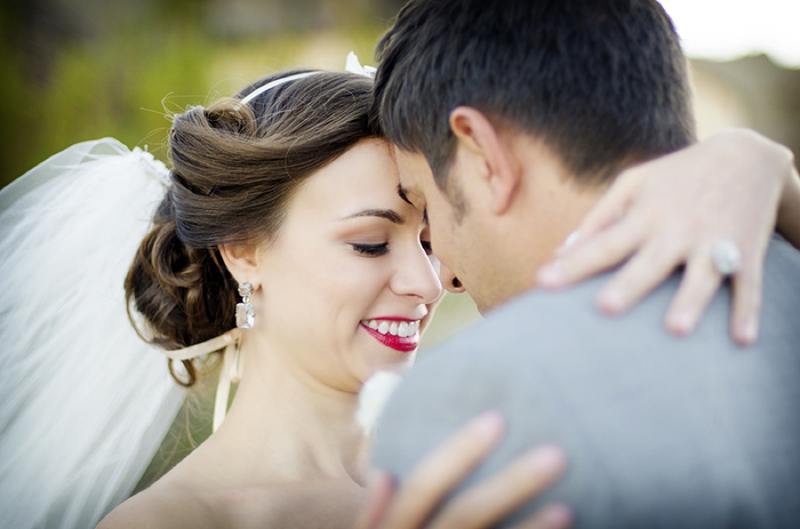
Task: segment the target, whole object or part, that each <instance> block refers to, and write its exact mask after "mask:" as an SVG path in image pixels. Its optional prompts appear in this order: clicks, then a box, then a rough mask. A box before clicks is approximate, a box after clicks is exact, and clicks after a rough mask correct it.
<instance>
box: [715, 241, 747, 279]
mask: <svg viewBox="0 0 800 529" xmlns="http://www.w3.org/2000/svg"><path fill="white" fill-rule="evenodd" d="M711 261H712V262H713V263H714V268H716V269H717V272H719V273H720V274H721V275H723V276H725V277H728V276H732V275H733V274H735V273H736V272H738V271H739V267H740V266H741V264H742V254H741V253H740V252H739V247H738V246H736V243H735V242H733V241H732V240H730V239H720V240H718V241H714V243H712V244H711Z"/></svg>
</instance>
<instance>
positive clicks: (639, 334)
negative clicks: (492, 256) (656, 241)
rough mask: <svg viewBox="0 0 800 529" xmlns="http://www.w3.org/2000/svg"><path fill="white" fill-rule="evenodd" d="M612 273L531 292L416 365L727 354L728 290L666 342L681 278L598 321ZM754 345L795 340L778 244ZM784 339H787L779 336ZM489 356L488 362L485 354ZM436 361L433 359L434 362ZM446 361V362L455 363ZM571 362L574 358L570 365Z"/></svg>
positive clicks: (795, 294)
mask: <svg viewBox="0 0 800 529" xmlns="http://www.w3.org/2000/svg"><path fill="white" fill-rule="evenodd" d="M612 275H613V272H609V273H605V274H601V275H599V276H597V277H594V278H592V279H589V280H587V281H584V282H582V283H580V284H578V285H576V286H574V287H572V288H569V289H566V290H563V291H543V290H531V291H528V292H526V293H524V294H522V295H520V296H518V297H517V298H515V299H513V300H511V301H509V302H508V303H506V304H505V305H503V306H501V307H499V308H498V309H496V310H494V311H493V312H491V313H490V314H489V315H488V316H487V318H486V319H485V320H484V321H482V322H480V323H478V324H475V325H473V326H471V327H470V328H468V329H467V330H465V331H464V332H462V333H459V334H457V335H456V336H454V337H453V338H451V339H450V340H449V341H447V342H445V343H444V344H443V345H442V346H440V347H439V348H437V349H434V351H432V352H431V353H430V354H429V355H427V356H428V358H427V359H425V361H424V362H423V363H427V362H428V361H433V362H438V361H441V362H443V363H445V364H446V365H447V366H448V368H452V366H453V363H452V362H451V357H455V358H457V361H456V363H457V364H461V363H469V362H477V363H478V364H483V363H485V362H488V361H491V362H493V363H496V362H497V361H498V360H499V358H500V357H503V358H505V357H508V358H509V359H510V360H514V359H520V360H521V359H523V358H527V359H530V358H531V357H539V356H541V355H544V354H547V351H550V350H553V349H556V350H566V351H567V352H568V353H569V354H570V355H574V356H576V357H582V356H585V355H595V354H596V353H598V352H599V351H600V349H601V348H606V347H613V348H614V349H616V350H620V349H625V348H629V349H637V350H638V349H642V348H644V349H653V348H656V349H664V350H670V349H675V348H678V349H694V348H704V349H705V348H708V347H709V346H710V345H713V346H714V347H718V348H723V349H735V348H736V346H735V345H734V344H733V342H732V341H731V340H730V338H729V333H728V324H729V315H730V306H731V288H730V285H725V286H723V288H721V289H720V291H719V292H718V293H717V295H716V296H715V297H714V299H713V300H712V302H711V304H710V305H709V307H708V310H707V312H706V314H705V315H704V317H703V319H702V321H701V323H700V325H699V327H698V329H697V330H696V332H695V333H693V334H692V335H691V336H689V337H685V338H676V337H674V336H671V335H670V334H669V333H668V332H667V331H666V330H665V329H664V325H663V319H664V316H665V314H666V312H667V309H668V307H669V304H670V303H671V301H672V299H673V297H674V295H675V293H676V291H677V288H678V286H679V285H680V281H681V279H682V274H681V273H680V272H676V273H674V274H673V275H672V276H671V277H670V278H669V279H667V281H665V282H664V283H663V284H662V285H660V286H659V287H658V288H656V289H655V291H654V292H652V293H651V294H649V295H648V296H647V297H646V298H645V299H644V300H643V301H642V302H641V303H639V304H638V305H637V306H635V307H634V308H633V309H632V310H630V311H629V312H628V313H627V314H624V315H621V316H606V315H604V314H602V313H601V312H600V311H599V310H598V309H597V308H596V305H595V298H596V296H597V293H598V292H599V291H600V289H601V288H602V287H603V285H605V284H606V283H607V282H608V281H609V279H610V278H611V276H612ZM761 310H762V317H761V322H762V324H761V339H760V343H761V344H762V345H763V346H765V347H768V348H769V347H774V346H775V345H776V344H775V342H776V341H778V342H781V341H783V340H784V339H787V338H789V335H791V336H795V338H796V332H793V331H795V330H796V329H797V328H798V327H800V325H797V319H796V318H797V314H798V312H800V252H798V251H797V250H795V249H794V248H792V247H791V246H790V245H789V244H788V243H786V242H785V241H784V240H783V239H781V238H779V237H775V238H773V240H772V241H771V242H770V244H769V247H768V252H767V258H766V263H765V270H764V285H763V303H762V308H761ZM787 333H788V334H787ZM487 351H489V352H491V360H490V359H489V358H488V357H487V356H486V352H487ZM439 356H442V358H441V360H437V359H438V357H439ZM455 358H452V359H455ZM576 359H577V358H576Z"/></svg>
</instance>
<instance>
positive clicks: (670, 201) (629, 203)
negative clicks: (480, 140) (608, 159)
mask: <svg viewBox="0 0 800 529" xmlns="http://www.w3.org/2000/svg"><path fill="white" fill-rule="evenodd" d="M779 206H780V212H778V208H779ZM776 219H777V228H778V230H779V231H780V233H781V234H782V235H784V236H785V237H786V238H787V239H788V240H789V241H790V242H791V243H792V244H793V245H794V246H795V247H798V248H800V180H798V174H797V169H796V168H795V166H794V158H793V156H792V153H791V151H789V150H788V149H787V148H785V147H783V146H781V145H779V144H777V143H775V142H773V141H771V140H768V139H767V138H764V137H763V136H761V135H759V134H757V133H755V132H752V131H749V130H744V129H730V130H725V131H722V132H719V133H717V134H715V135H714V136H712V137H710V138H709V139H707V140H705V141H703V142H701V143H698V144H696V145H693V146H691V147H688V148H686V149H683V150H681V151H678V152H675V153H672V154H670V155H667V156H664V157H661V158H658V159H656V160H653V161H650V162H647V163H644V164H641V165H639V166H637V167H635V168H632V169H630V170H628V171H625V172H624V173H622V174H621V175H620V176H619V177H618V178H617V180H616V181H615V182H614V184H613V185H612V186H611V187H610V188H609V190H608V192H607V193H606V194H605V196H604V197H603V198H602V199H601V200H600V201H599V202H598V204H597V205H596V206H595V207H594V209H593V210H592V211H591V212H590V213H589V215H587V217H586V218H585V219H584V221H583V222H582V224H581V226H580V227H579V229H578V236H577V237H576V238H573V240H574V242H573V244H571V245H570V246H569V247H568V248H566V249H562V250H561V251H560V252H558V255H557V259H556V261H554V262H552V263H550V264H548V265H546V266H545V267H543V268H542V270H540V271H539V275H538V280H539V283H540V284H541V285H542V286H544V287H552V288H557V287H563V286H566V285H569V284H572V283H575V282H576V281H580V280H581V279H584V278H586V277H588V276H591V275H594V274H596V273H598V272H600V271H602V270H606V269H608V268H611V267H613V266H615V265H617V264H620V263H622V262H623V261H625V260H626V259H627V260H628V261H627V263H626V264H625V265H624V266H623V267H622V268H621V269H620V270H619V271H618V272H617V273H616V274H615V275H614V277H613V279H612V280H611V281H609V283H608V284H607V285H606V286H605V287H604V288H603V289H602V290H601V292H600V293H599V294H598V298H597V303H598V306H599V307H600V308H601V309H602V310H604V311H605V312H608V313H619V312H623V311H625V310H627V309H628V308H630V307H631V306H633V305H634V304H636V303H637V302H638V301H639V300H640V299H642V297H644V296H645V295H646V294H647V293H648V292H650V291H651V290H652V289H653V288H655V287H656V286H657V285H658V284H660V283H661V282H662V281H664V279H665V278H666V277H668V276H669V275H670V273H671V272H672V271H673V270H674V269H675V268H676V267H677V266H680V265H686V272H685V273H684V277H683V280H682V283H681V286H680V289H679V290H678V293H677V294H676V295H675V298H674V299H673V302H672V304H671V305H670V308H669V310H668V312H667V315H666V317H665V325H666V327H667V328H668V329H669V330H670V331H672V332H674V333H676V334H687V333H689V332H691V331H692V330H693V329H694V327H695V325H696V324H697V322H698V321H699V320H700V317H701V316H702V314H703V312H704V311H705V308H706V307H707V305H708V303H709V302H710V300H711V298H712V297H713V295H714V293H715V292H716V291H717V289H718V288H719V285H720V284H721V282H722V280H723V277H722V276H721V275H720V274H719V272H717V271H716V270H715V268H714V266H713V265H712V260H711V256H710V252H709V249H710V247H711V245H712V244H713V243H714V242H715V241H719V240H720V239H729V240H731V241H733V242H734V243H735V244H736V245H737V246H738V248H739V250H740V252H741V266H740V268H739V271H738V272H737V273H736V274H735V275H734V276H733V277H732V286H733V310H732V312H731V335H732V336H733V338H734V339H735V340H736V341H737V342H739V343H741V344H749V343H752V342H753V341H754V340H755V339H756V336H757V334H758V317H759V310H760V303H761V283H762V282H761V277H762V272H763V264H764V256H765V253H766V248H767V244H768V242H769V238H770V236H771V234H772V232H773V230H774V229H775V227H776Z"/></svg>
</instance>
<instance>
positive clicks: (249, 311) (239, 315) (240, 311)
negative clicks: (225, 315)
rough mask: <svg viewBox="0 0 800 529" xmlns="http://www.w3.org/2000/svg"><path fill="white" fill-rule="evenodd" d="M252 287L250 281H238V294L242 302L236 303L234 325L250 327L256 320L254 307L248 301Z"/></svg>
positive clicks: (241, 327) (243, 327)
mask: <svg viewBox="0 0 800 529" xmlns="http://www.w3.org/2000/svg"><path fill="white" fill-rule="evenodd" d="M252 293H253V287H252V285H250V283H239V295H240V296H242V302H241V303H237V304H236V326H237V327H239V328H240V329H252V328H253V324H254V323H255V322H256V309H254V308H253V305H252V304H251V303H250V294H252Z"/></svg>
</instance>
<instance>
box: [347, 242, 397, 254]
mask: <svg viewBox="0 0 800 529" xmlns="http://www.w3.org/2000/svg"><path fill="white" fill-rule="evenodd" d="M350 246H352V247H353V250H355V251H356V252H358V253H360V254H362V255H365V256H367V257H380V256H381V255H386V254H387V253H389V243H388V242H384V243H380V244H363V243H356V242H351V243H350Z"/></svg>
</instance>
